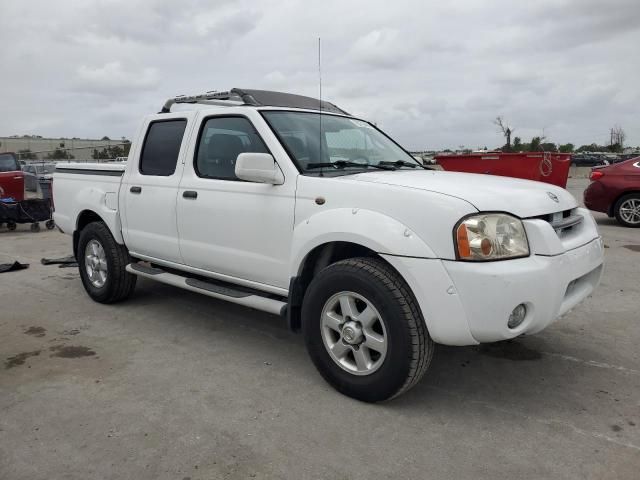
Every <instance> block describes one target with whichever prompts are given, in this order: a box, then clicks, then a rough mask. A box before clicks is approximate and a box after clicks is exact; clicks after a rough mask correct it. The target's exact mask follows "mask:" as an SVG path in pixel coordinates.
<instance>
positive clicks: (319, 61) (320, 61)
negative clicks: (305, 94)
mask: <svg viewBox="0 0 640 480" xmlns="http://www.w3.org/2000/svg"><path fill="white" fill-rule="evenodd" d="M318 90H319V91H318V96H319V99H318V101H319V103H320V122H319V125H320V128H319V129H318V142H319V145H320V158H319V159H318V162H320V163H322V162H323V161H324V160H323V158H322V56H321V40H320V37H318ZM320 176H323V174H322V168H321V169H320Z"/></svg>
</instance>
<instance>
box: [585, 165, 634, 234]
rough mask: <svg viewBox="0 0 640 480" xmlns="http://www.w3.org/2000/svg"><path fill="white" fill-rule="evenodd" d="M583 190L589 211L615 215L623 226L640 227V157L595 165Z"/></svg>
mask: <svg viewBox="0 0 640 480" xmlns="http://www.w3.org/2000/svg"><path fill="white" fill-rule="evenodd" d="M589 179H590V180H591V184H590V185H589V186H588V187H587V189H586V190H585V191H584V204H585V205H586V207H587V208H588V209H589V210H595V211H596V212H603V213H606V214H607V215H609V216H610V217H614V216H615V217H616V219H617V220H618V222H620V223H621V224H622V225H624V226H625V227H640V157H636V158H632V159H630V160H627V161H625V162H621V163H615V164H613V165H609V166H606V167H595V168H593V169H592V170H591V175H590V176H589Z"/></svg>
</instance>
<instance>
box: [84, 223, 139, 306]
mask: <svg viewBox="0 0 640 480" xmlns="http://www.w3.org/2000/svg"><path fill="white" fill-rule="evenodd" d="M77 260H78V268H79V270H80V278H81V279H82V285H83V286H84V289H85V290H86V291H87V293H88V294H89V296H90V297H91V298H92V299H93V300H95V301H96V302H99V303H115V302H119V301H122V300H124V299H126V298H128V297H129V296H130V295H131V294H132V293H133V290H134V289H135V286H136V280H137V277H136V276H135V275H132V274H130V273H129V272H127V271H126V266H127V265H128V264H129V263H130V262H131V258H130V257H129V253H128V252H127V249H126V248H125V246H124V245H120V244H119V243H117V242H116V241H115V239H114V238H113V236H112V235H111V232H110V231H109V229H108V228H107V226H106V225H105V224H104V223H102V222H92V223H90V224H88V225H87V226H86V227H84V228H83V229H82V231H81V232H80V238H79V240H78V250H77Z"/></svg>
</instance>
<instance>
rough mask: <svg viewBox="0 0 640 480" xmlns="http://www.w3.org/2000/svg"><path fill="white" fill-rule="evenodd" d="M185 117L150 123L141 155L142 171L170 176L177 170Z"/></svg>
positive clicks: (185, 123) (143, 172)
mask: <svg viewBox="0 0 640 480" xmlns="http://www.w3.org/2000/svg"><path fill="white" fill-rule="evenodd" d="M186 127H187V121H186V120H185V119H182V118H180V119H176V120H161V121H158V122H152V123H151V124H149V130H147V136H146V138H145V140H144V145H143V146H142V154H141V155H140V173H141V174H142V175H156V176H162V177H168V176H170V175H173V173H174V172H175V171H176V164H177V163H178V156H179V154H180V145H181V144H182V137H184V131H185V128H186Z"/></svg>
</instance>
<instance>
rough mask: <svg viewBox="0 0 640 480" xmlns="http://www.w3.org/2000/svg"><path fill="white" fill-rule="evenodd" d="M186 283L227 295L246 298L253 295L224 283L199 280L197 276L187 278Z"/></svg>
mask: <svg viewBox="0 0 640 480" xmlns="http://www.w3.org/2000/svg"><path fill="white" fill-rule="evenodd" d="M185 283H186V284H187V285H189V286H190V287H195V288H199V289H200V290H206V291H208V292H213V293H217V294H220V295H224V296H225V297H232V298H245V297H250V296H251V294H250V293H248V292H243V291H241V290H236V289H235V288H230V287H225V286H223V285H218V284H215V283H211V282H205V281H203V280H198V279H197V278H187V279H186V280H185Z"/></svg>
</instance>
